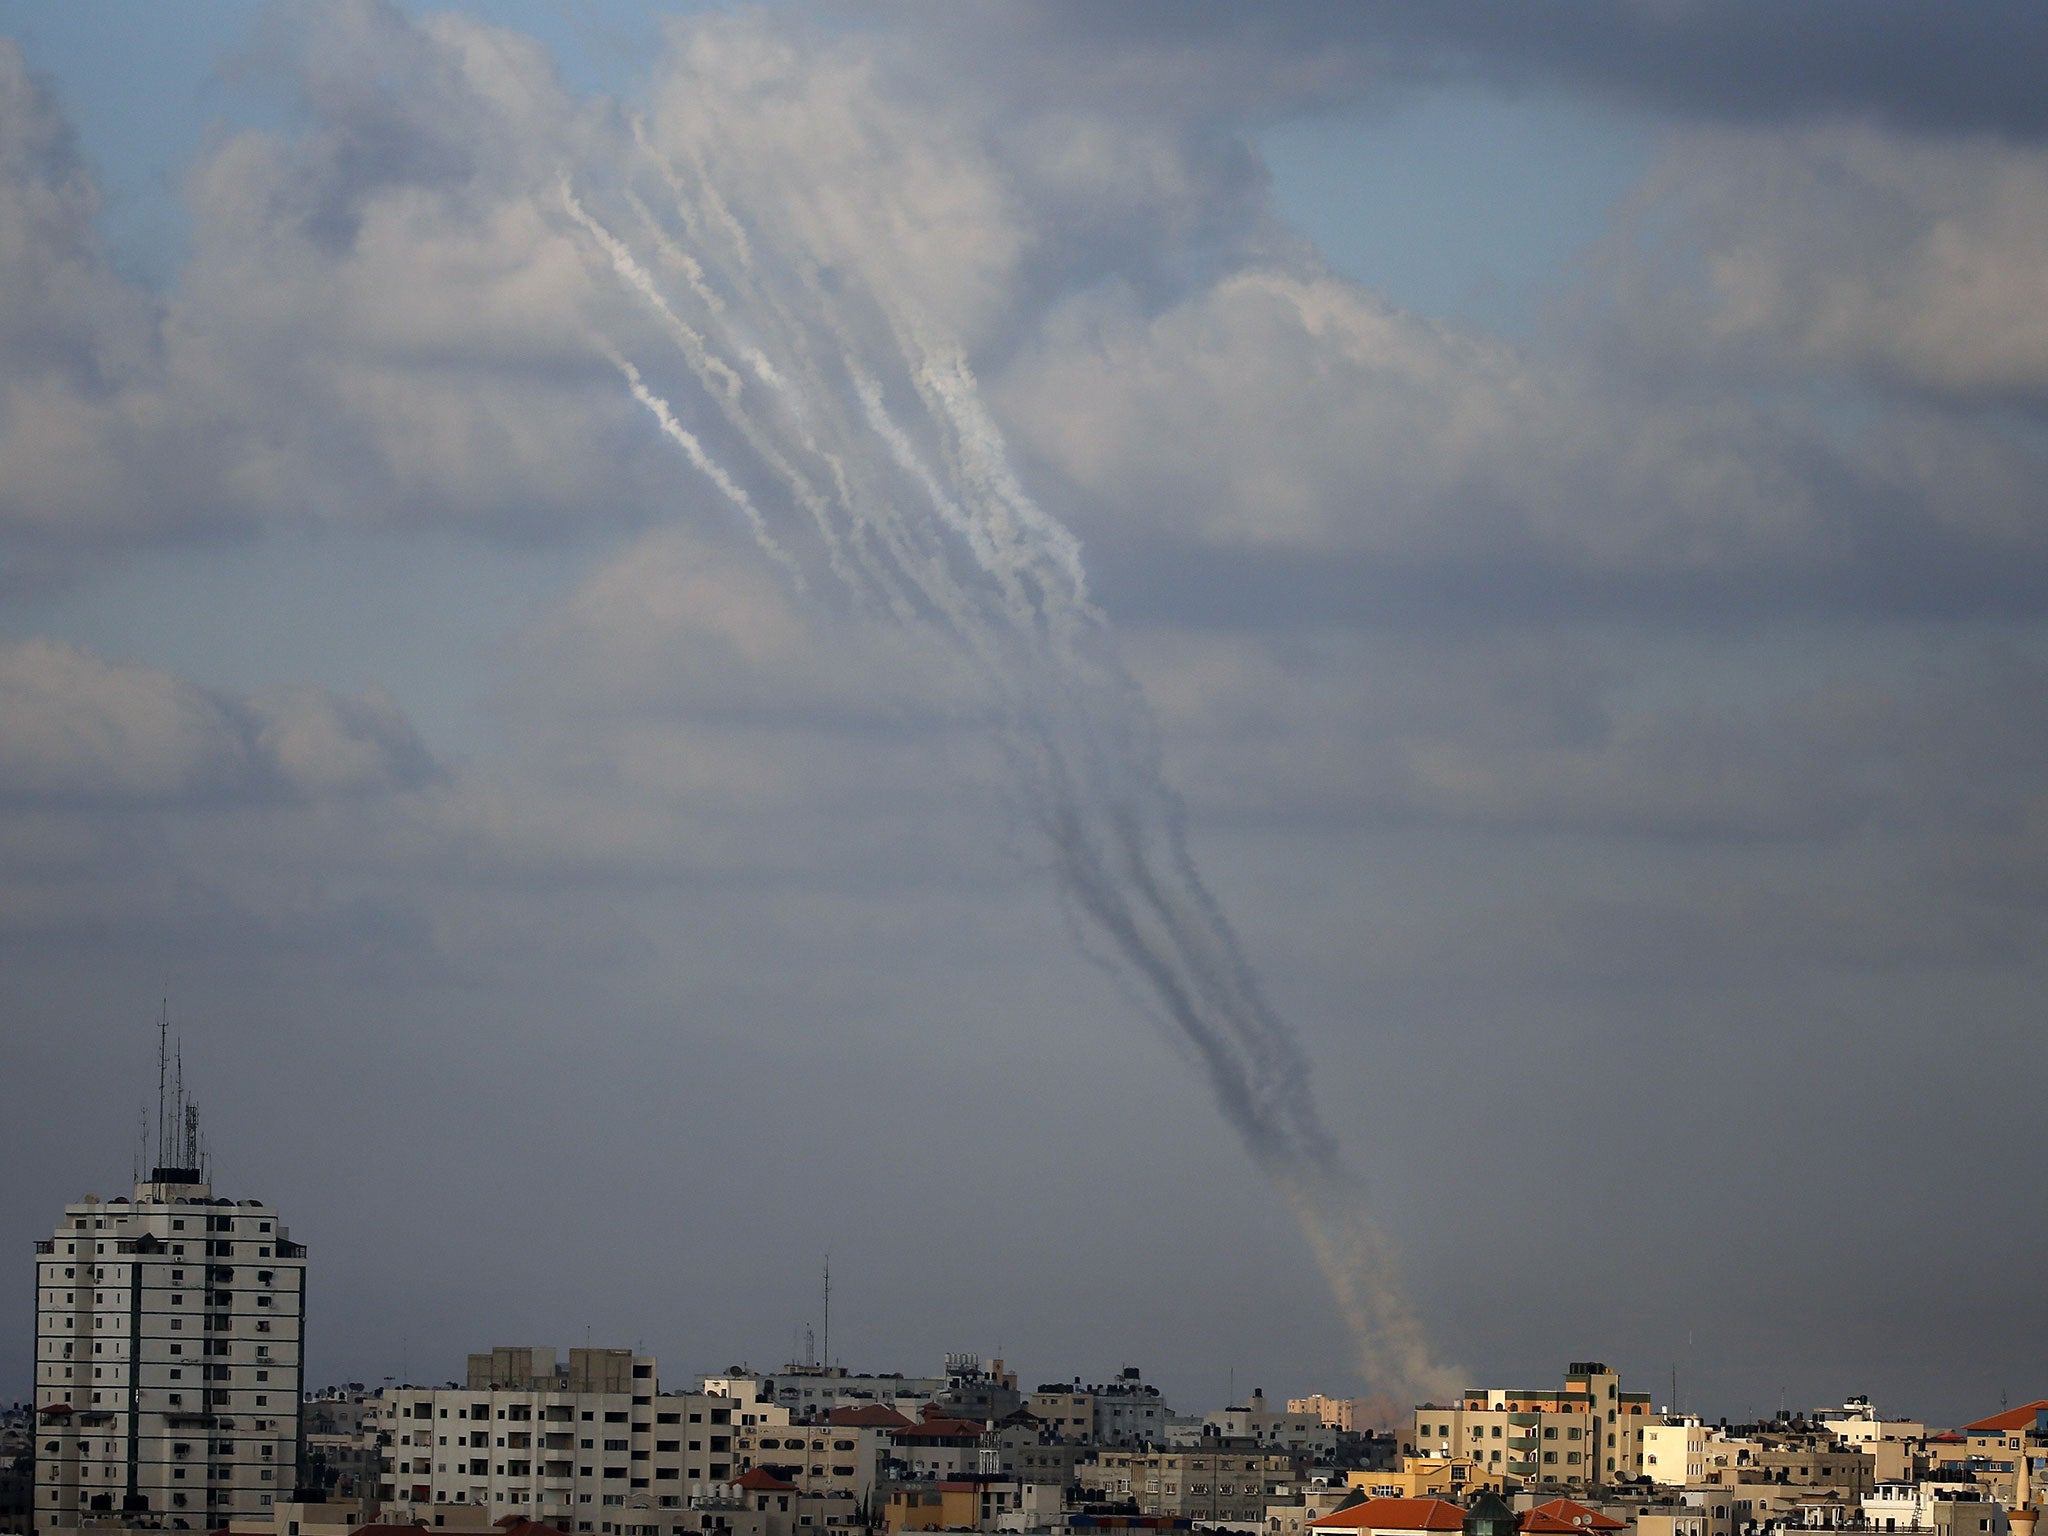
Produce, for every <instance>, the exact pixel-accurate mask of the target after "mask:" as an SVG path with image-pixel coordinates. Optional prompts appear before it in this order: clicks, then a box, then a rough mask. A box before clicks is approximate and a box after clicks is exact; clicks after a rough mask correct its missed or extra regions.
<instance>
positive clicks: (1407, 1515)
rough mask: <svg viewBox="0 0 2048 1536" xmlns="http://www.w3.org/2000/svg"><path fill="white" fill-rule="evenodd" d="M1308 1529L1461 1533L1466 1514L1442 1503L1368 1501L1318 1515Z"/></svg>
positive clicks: (1433, 1500)
mask: <svg viewBox="0 0 2048 1536" xmlns="http://www.w3.org/2000/svg"><path fill="white" fill-rule="evenodd" d="M1309 1525H1310V1526H1311V1527H1312V1528H1315V1529H1319V1530H1338V1531H1361V1530H1374V1531H1462V1530H1463V1529H1464V1528H1465V1511H1464V1510H1462V1509H1460V1508H1458V1506H1457V1505H1455V1504H1448V1503H1446V1502H1444V1500H1442V1499H1384V1498H1382V1499H1367V1500H1366V1501H1365V1502H1364V1503H1363V1504H1353V1505H1352V1506H1351V1507H1350V1508H1349V1509H1334V1510H1332V1511H1330V1513H1329V1514H1327V1515H1318V1516H1316V1517H1315V1519H1313V1520H1311V1521H1309Z"/></svg>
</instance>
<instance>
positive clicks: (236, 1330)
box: [35, 1158, 306, 1531]
mask: <svg viewBox="0 0 2048 1536" xmlns="http://www.w3.org/2000/svg"><path fill="white" fill-rule="evenodd" d="M190 1160H191V1161H195V1162H197V1161H202V1160H200V1159H197V1158H193V1159H190ZM305 1278H306V1250H305V1249H304V1248H303V1247H301V1246H300V1245H299V1244H297V1243H294V1242H293V1241H291V1239H290V1237H289V1236H288V1235H287V1234H286V1232H285V1229H284V1225H283V1223H281V1222H280V1221H279V1220H278V1219H277V1212H276V1211H274V1210H273V1209H271V1208H270V1207H269V1206H267V1205H265V1204H263V1203H262V1202H261V1201H258V1200H242V1201H235V1200H224V1199H220V1198H217V1197H216V1196H215V1195H214V1193H213V1187H212V1185H211V1184H209V1183H208V1182H206V1176H205V1173H204V1171H203V1169H202V1168H201V1167H168V1166H159V1167H157V1168H155V1169H153V1170H152V1171H151V1173H150V1176H149V1178H148V1179H147V1180H146V1181H144V1182H142V1183H139V1184H137V1185H136V1186H135V1194H134V1197H133V1198H132V1199H130V1198H128V1197H125V1196H116V1197H115V1198H114V1199H112V1200H106V1201H103V1200H101V1199H99V1198H98V1197H97V1196H95V1195H87V1196H86V1197H85V1199H84V1200H82V1201H80V1202H78V1203H77V1204H74V1205H69V1206H66V1207H65V1209H64V1220H63V1223H62V1224H61V1225H60V1226H59V1227H58V1228H57V1230H56V1232H55V1234H54V1235H53V1236H51V1237H49V1238H46V1239H44V1240H42V1241H40V1242H38V1243H37V1244H36V1364H35V1373H36V1381H35V1408H36V1422H35V1431H36V1492H35V1524H36V1529H37V1530H48V1529H51V1528H53V1527H61V1526H75V1525H77V1524H79V1523H80V1521H81V1519H91V1518H92V1517H94V1516H96V1515H97V1516H100V1517H102V1518H104V1517H106V1516H108V1515H115V1516H118V1515H121V1514H123V1513H127V1514H130V1515H147V1516H148V1517H149V1518H150V1520H151V1522H152V1523H155V1522H158V1521H160V1522H161V1523H162V1524H163V1525H164V1526H165V1527H167V1528H172V1529H176V1528H178V1527H180V1526H184V1527H188V1528H190V1529H193V1530H201V1531H204V1530H213V1529H217V1528H219V1527H221V1526H224V1525H226V1524H227V1523H228V1517H230V1516H236V1515H240V1516H257V1515H262V1514H265V1513H267V1512H268V1511H269V1509H270V1507H271V1505H272V1503H273V1501H279V1500H284V1499H288V1498H290V1496H291V1492H292V1486H293V1482H294V1479H295V1477H296V1474H297V1470H298V1466H297V1463H298V1446H299V1399H300V1395H301V1391H302V1388H303V1386H304V1366H303V1364H302V1355H301V1353H300V1332H301V1327H302V1324H303V1320H304V1317H305V1294H306V1293H305Z"/></svg>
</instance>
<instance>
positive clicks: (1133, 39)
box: [942, 0, 2048, 139]
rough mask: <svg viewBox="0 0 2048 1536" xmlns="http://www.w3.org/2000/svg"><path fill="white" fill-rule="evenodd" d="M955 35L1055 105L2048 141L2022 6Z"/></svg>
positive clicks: (1463, 8)
mask: <svg viewBox="0 0 2048 1536" xmlns="http://www.w3.org/2000/svg"><path fill="white" fill-rule="evenodd" d="M950 28H951V30H952V31H953V32H954V34H955V35H956V36H959V37H960V38H962V39H963V40H965V41H971V43H972V45H973V46H975V47H976V48H1001V49H1005V50H1010V51H1013V52H1022V53H1026V54H1029V53H1032V52H1037V53H1039V54H1041V55H1042V56H1043V57H1044V58H1045V59H1047V60H1049V61H1051V69H1050V73H1051V74H1052V76H1053V79H1052V87H1053V88H1054V89H1056V90H1057V89H1061V88H1062V87H1063V86H1064V87H1065V88H1068V89H1074V88H1080V87H1083V86H1086V87H1089V88H1095V89H1104V90H1106V89H1109V88H1112V87H1113V86H1114V84H1115V83H1116V82H1117V81H1118V80H1119V79H1123V80H1126V81H1129V82H1130V83H1131V85H1132V87H1133V89H1134V90H1136V91H1137V92H1138V93H1140V94H1141V95H1142V94H1144V93H1146V92H1148V91H1151V90H1158V91H1162V92H1163V91H1167V90H1177V89H1183V88H1189V87H1195V88H1201V87H1206V88H1207V92H1206V95H1205V96H1204V99H1205V100H1207V101H1209V102H1211V103H1213V104H1214V105H1215V106H1216V107H1217V108H1218V109H1219V110H1223V111H1242V110H1246V109H1250V110H1254V111H1266V112H1275V111H1291V110H1298V109H1300V108H1302V107H1305V106H1308V107H1313V106H1319V105H1320V106H1326V105H1336V104H1343V105H1345V106H1347V107H1350V106H1353V105H1355V103H1356V102H1357V99H1358V97H1359V95H1360V93H1361V92H1362V91H1366V90H1369V89H1370V88H1371V87H1373V86H1375V85H1381V86H1402V87H1405V86H1410V85H1427V84H1431V83H1441V82H1443V81H1445V80H1447V79H1454V78H1459V77H1464V78H1471V77H1478V78H1480V79H1484V80H1488V81H1492V82H1495V83H1498V84H1502V85H1506V86H1511V87H1514V86H1524V87H1526V86H1548V87H1553V88H1559V89H1563V90H1568V91H1571V92H1574V93H1590V94H1593V95H1596V96H1605V97H1607V98H1609V99H1611V100H1613V101H1615V102H1618V103H1621V104H1625V105H1626V106H1629V107H1631V108H1637V109H1646V110H1649V111H1652V112H1656V113H1663V114H1671V115H1677V116H1682V117H1688V118H1699V119H1709V120H1716V121H1744V122H1772V123H1785V122H1802V121H1807V120H1810V119H1813V118H1817V117H1826V116H1835V115H1842V116H1851V117H1869V118H1872V119H1875V120H1877V121H1880V122H1884V123H1888V124H1891V125H1894V126H1897V127H1900V128H1905V129H1913V130H1934V131H1973V132H1989V133H1998V134H2005V135H2009V136H2012V137H2015V138H2026V139H2033V138H2038V137H2039V136H2040V135H2041V134H2042V133H2043V132H2044V131H2048V107H2044V106H2043V104H2042V102H2041V99H2040V93H2039V91H2038V90H2036V89H2035V80H2034V77H2033V71H2032V69H2031V67H2030V60H2031V59H2032V58H2034V57H2036V56H2038V54H2039V53H2040V52H2041V51H2042V50H2043V49H2044V48H2048V21H2044V19H2043V17H2042V16H2041V14H2040V11H2039V8H2038V7H2035V6H2031V5H2027V4H2024V3H2021V0H1995V3H1990V4H1984V5H1975V6H1969V7H1966V8H1957V7H1954V6H1949V5H1943V4H1939V3H1936V0H1875V3H1871V4H1843V3H1839V0H1794V3H1789V4H1778V3H1769V0H1744V3H1739V4H1732V5H1699V4H1686V3H1678V4H1668V3H1663V0H1595V3H1592V4H1586V5H1575V6H1571V7H1569V8H1564V9H1556V8H1550V7H1533V8H1532V7H1524V6H1508V7H1503V6H1497V5H1488V4H1482V3H1476V0H1450V3H1447V4H1441V5H1430V6H1354V7H1343V8H1337V9H1332V8H1330V7H1326V6H1319V5H1303V4H1281V5H1260V6H1249V7H1247V6H1240V5H1234V4H1230V3H1228V0H1196V3H1192V4H1176V3H1165V0H1160V3H1140V4H1133V5H1120V6H1114V7H1109V8H1107V9H1104V8H1100V7H1095V6H1088V5H1081V4H1056V5H1032V4H1020V5H1015V6H1009V7H1004V8H990V7H977V8H975V9H974V11H973V13H971V14H969V15H967V16H965V17H962V16H957V15H956V16H954V17H953V18H951V22H950ZM942 30H943V29H942Z"/></svg>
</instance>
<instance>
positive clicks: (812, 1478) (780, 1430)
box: [733, 1423, 882, 1508]
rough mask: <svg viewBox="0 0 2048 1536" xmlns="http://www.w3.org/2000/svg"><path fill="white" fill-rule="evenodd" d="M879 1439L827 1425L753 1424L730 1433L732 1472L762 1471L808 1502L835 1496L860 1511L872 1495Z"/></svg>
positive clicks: (874, 1433)
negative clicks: (849, 1501) (811, 1498)
mask: <svg viewBox="0 0 2048 1536" xmlns="http://www.w3.org/2000/svg"><path fill="white" fill-rule="evenodd" d="M881 1443H882V1437H881V1436H880V1435H879V1434H878V1432H877V1431H875V1430H872V1429H860V1428H855V1427H852V1426H848V1425H835V1424H831V1423H814V1424H758V1425H751V1426H741V1427H738V1428H736V1429H735V1430H734V1432H733V1463H734V1466H735V1467H736V1468H737V1469H738V1471H740V1472H742V1473H745V1472H751V1471H752V1470H753V1469H754V1468H756V1467H762V1468H766V1469H768V1470H770V1471H773V1472H775V1473H776V1474H777V1475H779V1476H781V1477H783V1478H785V1479H787V1480H788V1481H789V1482H791V1483H792V1484H794V1485H795V1486H796V1488H797V1489H798V1491H800V1492H801V1493H804V1494H806V1495H811V1496H825V1495H833V1494H839V1495H844V1496H845V1497H847V1498H850V1499H852V1500H853V1501H854V1502H855V1503H857V1504H859V1505H861V1506H862V1507H863V1508H865V1507H866V1506H867V1504H868V1502H869V1500H870V1499H872V1498H873V1497H874V1492H875V1470H876V1467H877V1465H878V1464H879V1461H880V1451H879V1447H880V1445H881Z"/></svg>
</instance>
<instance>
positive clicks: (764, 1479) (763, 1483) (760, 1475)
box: [740, 1467, 796, 1493]
mask: <svg viewBox="0 0 2048 1536" xmlns="http://www.w3.org/2000/svg"><path fill="white" fill-rule="evenodd" d="M740 1486H741V1487H742V1488H745V1489H747V1490H748V1491H749V1492H752V1493H794V1492H795V1491H796V1484H795V1483H785V1482H784V1481H783V1480H782V1479H781V1478H779V1477H777V1476H776V1475H775V1474H774V1473H773V1472H770V1471H769V1470H768V1469H767V1468H765V1467H756V1468H754V1470H753V1471H751V1472H749V1473H747V1475H746V1476H744V1477H742V1478H741V1479H740Z"/></svg>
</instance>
